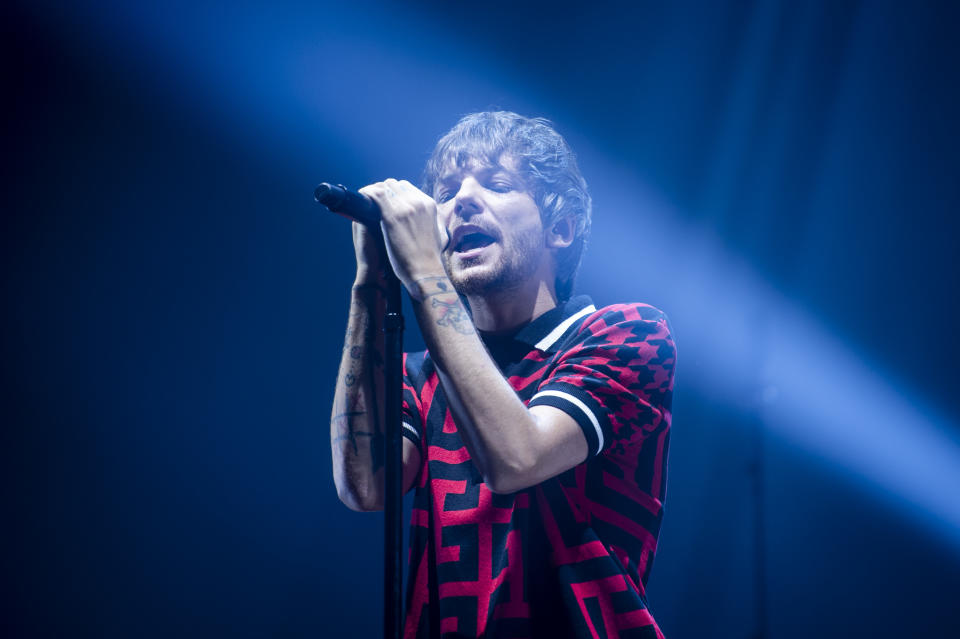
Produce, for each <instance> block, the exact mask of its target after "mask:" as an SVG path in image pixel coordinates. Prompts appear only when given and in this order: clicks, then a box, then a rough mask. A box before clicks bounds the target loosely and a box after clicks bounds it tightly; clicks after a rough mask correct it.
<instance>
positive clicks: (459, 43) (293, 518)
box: [0, 0, 960, 638]
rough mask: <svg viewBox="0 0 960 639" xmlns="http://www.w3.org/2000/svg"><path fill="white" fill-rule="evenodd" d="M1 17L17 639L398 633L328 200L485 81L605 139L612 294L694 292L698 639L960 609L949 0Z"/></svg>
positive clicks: (6, 439) (686, 622)
mask: <svg viewBox="0 0 960 639" xmlns="http://www.w3.org/2000/svg"><path fill="white" fill-rule="evenodd" d="M3 11H4V16H3V20H2V27H0V28H2V30H3V43H4V45H3V46H4V61H5V62H4V67H5V69H4V86H5V88H6V91H5V94H6V97H5V98H4V106H5V109H4V110H5V117H4V119H3V127H4V182H5V188H4V195H5V200H6V202H7V203H6V204H5V205H4V215H3V221H2V228H0V237H2V238H3V247H2V248H3V252H2V259H3V285H4V295H5V298H4V300H5V301H4V330H3V332H2V339H0V344H2V348H3V351H2V353H3V414H4V427H3V441H2V446H3V449H4V451H5V452H6V453H7V456H8V457H9V461H8V462H7V463H6V464H4V468H3V473H4V481H3V484H2V485H3V489H4V493H5V495H4V496H5V501H6V502H7V504H8V505H7V506H6V507H5V508H4V519H3V521H4V525H3V527H4V532H5V533H6V534H5V536H6V537H7V539H8V540H7V541H6V543H5V544H4V553H3V568H2V572H3V575H4V596H3V599H4V607H5V608H6V611H5V612H4V613H3V615H2V616H0V623H2V624H3V626H4V634H5V636H17V637H39V636H96V637H148V636H149V637H152V636H170V635H178V636H198V637H199V636H227V637H262V636H284V637H287V636H289V637H306V636H320V637H337V636H375V635H376V634H377V633H379V628H380V619H381V613H380V602H381V586H380V562H381V556H382V552H381V549H380V526H381V521H382V518H381V516H380V515H373V514H356V513H353V512H350V511H348V510H347V509H346V508H345V507H343V506H342V505H340V504H339V502H338V501H337V498H336V494H335V491H334V488H333V484H332V481H331V478H330V462H329V454H330V453H329V444H328V430H327V428H328V426H327V421H328V415H329V409H330V405H331V399H332V384H333V380H334V376H335V372H336V365H337V361H338V358H339V354H340V346H341V344H340V341H341V337H342V330H343V326H344V325H345V321H346V317H345V310H346V303H347V299H348V291H349V285H350V282H351V279H352V273H351V271H352V247H351V246H350V239H349V237H350V230H349V225H348V224H346V223H345V222H344V221H343V220H341V219H340V218H338V217H336V216H332V215H330V214H327V213H325V212H324V211H322V210H321V209H320V208H319V207H318V206H317V205H316V204H314V203H313V202H312V199H311V194H312V189H313V186H314V185H315V183H317V182H319V181H321V180H329V181H335V182H344V183H346V184H349V185H353V186H361V185H362V184H365V183H367V182H370V181H373V180H376V179H382V178H385V177H388V176H395V177H399V178H409V179H413V180H416V179H417V177H418V176H419V172H420V169H421V166H422V164H423V161H424V160H425V158H426V156H427V154H428V153H429V151H430V149H431V148H432V144H433V141H434V140H435V139H436V138H437V137H438V136H439V135H441V134H442V133H443V132H444V131H446V130H447V129H448V128H449V127H450V126H451V125H452V124H453V123H454V122H455V121H456V119H457V118H458V117H459V116H460V115H461V114H463V113H466V112H470V111H474V110H479V109H484V108H488V107H502V108H507V109H511V110H516V111H519V112H522V113H526V114H531V115H544V116H546V117H549V118H551V119H553V120H554V121H555V123H556V125H557V126H558V128H559V130H560V131H561V132H562V133H564V135H566V136H567V138H568V140H569V141H570V142H571V144H572V146H573V147H574V148H575V149H576V150H577V151H578V152H579V154H580V158H581V168H582V170H583V172H584V174H585V176H586V178H587V180H588V182H589V183H590V185H591V189H592V193H593V196H594V199H595V233H594V238H593V242H592V245H591V247H590V249H589V251H588V254H587V257H586V264H585V266H584V270H583V274H582V277H581V282H580V287H579V288H580V290H581V291H584V292H588V293H590V294H592V295H593V297H594V299H595V301H597V302H598V304H604V303H610V302H613V301H623V300H627V299H636V300H641V301H646V302H649V303H652V304H655V305H657V306H659V307H661V308H663V309H664V310H665V311H666V312H667V313H668V315H670V317H671V319H672V322H673V327H674V330H675V333H676V338H677V342H678V345H679V353H680V355H679V365H678V373H677V379H676V383H677V392H676V403H675V415H674V436H673V447H672V450H671V468H670V471H671V477H670V493H669V500H668V503H667V514H666V520H665V524H664V529H663V534H662V537H661V545H660V551H659V554H658V559H657V563H656V566H655V568H654V571H653V575H652V579H651V582H650V586H649V594H650V601H651V606H652V608H653V612H654V614H655V616H656V618H657V619H658V621H659V623H660V625H661V627H662V628H663V630H664V632H665V633H666V635H667V636H668V637H702V636H712V637H731V638H734V637H753V636H756V633H757V632H758V631H761V630H762V631H763V632H764V633H765V636H769V637H777V638H779V637H784V638H786V637H801V636H810V635H815V636H827V637H832V636H837V637H841V636H873V637H894V636H924V637H937V636H942V637H947V636H957V634H958V632H960V622H958V621H957V618H958V615H956V613H955V612H954V610H953V607H954V600H955V598H956V593H958V592H960V498H958V497H957V495H958V494H960V429H958V426H957V424H958V423H960V422H958V419H960V400H958V399H957V396H956V391H957V389H958V381H960V375H958V372H957V365H956V361H957V359H958V356H960V343H958V340H957V338H956V333H955V330H956V326H957V322H958V320H960V312H958V310H960V309H958V302H957V290H958V268H957V266H956V264H955V255H956V249H957V240H956V236H957V232H958V230H960V225H958V223H957V221H956V219H955V215H956V211H957V206H958V204H960V186H958V181H957V179H956V173H957V162H956V148H957V141H958V136H957V128H958V124H957V118H956V113H957V107H958V106H960V105H958V96H957V82H956V69H957V67H956V53H957V45H956V34H955V30H956V24H957V18H958V15H957V14H958V12H957V10H956V9H955V8H954V6H953V5H952V3H942V4H937V3H917V6H909V7H908V6H907V5H906V4H904V3H898V2H892V1H887V2H883V1H875V2H859V3H857V2H821V3H814V2H810V3H776V2H763V1H757V2H731V3H712V2H703V3H695V2H683V3H592V4H570V5H564V4H558V3H524V2H487V3H483V4H479V5H477V4H461V3H448V2H414V3H406V4H404V5H401V4H400V3H396V4H386V3H375V2H370V1H368V0H357V1H355V2H351V3H348V4H347V5H346V6H341V5H340V4H339V3H329V4H323V3H306V2H303V3H294V2H289V3H274V4H271V5H267V4H266V3H263V4H259V3H252V2H244V3H223V5H219V4H217V3H208V2H206V3H205V2H178V1H175V2H169V3H163V4H162V5H159V4H158V6H156V7H149V6H145V5H144V6H139V5H132V6H128V5H125V4H121V3H110V2H106V1H103V2H93V1H90V2H86V3H80V4H75V5H71V4H68V3H64V4H58V3H54V2H45V1H39V2H32V3H14V4H13V6H11V7H7V8H5V9H4V10H3ZM419 341H420V340H419V337H418V336H417V335H416V333H415V330H414V331H411V333H408V336H407V343H408V346H409V347H415V346H416V345H417V344H418V343H419ZM758 477H759V478H760V480H761V481H760V482H759V483H758V482H757V481H756V479H757V478H758ZM758 490H759V492H757V491H758ZM758 543H759V544H760V545H759V546H758Z"/></svg>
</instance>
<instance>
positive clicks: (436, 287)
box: [414, 275, 456, 300]
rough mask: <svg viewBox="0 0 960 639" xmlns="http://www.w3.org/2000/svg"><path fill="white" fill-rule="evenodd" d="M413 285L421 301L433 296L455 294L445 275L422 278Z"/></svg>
mask: <svg viewBox="0 0 960 639" xmlns="http://www.w3.org/2000/svg"><path fill="white" fill-rule="evenodd" d="M414 284H416V285H417V293H419V295H420V299H421V300H425V299H427V298H428V297H433V296H434V295H443V294H444V293H456V290H455V289H454V288H453V284H452V283H451V282H450V279H449V278H448V277H447V276H446V275H439V276H431V277H422V278H420V279H419V280H416V281H415V282H414Z"/></svg>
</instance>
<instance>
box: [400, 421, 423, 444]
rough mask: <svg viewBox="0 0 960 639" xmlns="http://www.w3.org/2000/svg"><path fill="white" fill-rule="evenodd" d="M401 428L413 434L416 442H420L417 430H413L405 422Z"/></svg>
mask: <svg viewBox="0 0 960 639" xmlns="http://www.w3.org/2000/svg"><path fill="white" fill-rule="evenodd" d="M403 427H404V428H406V429H407V430H408V431H410V432H411V433H413V435H414V437H416V438H417V441H420V433H418V432H417V429H416V428H414V427H413V426H411V425H410V424H408V423H407V422H403Z"/></svg>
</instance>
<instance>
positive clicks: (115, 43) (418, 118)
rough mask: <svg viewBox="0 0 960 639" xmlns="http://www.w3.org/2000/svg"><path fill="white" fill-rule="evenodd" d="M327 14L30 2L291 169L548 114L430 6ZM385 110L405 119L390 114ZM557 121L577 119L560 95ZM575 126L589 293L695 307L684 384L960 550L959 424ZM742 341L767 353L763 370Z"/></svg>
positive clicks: (392, 156) (318, 10)
mask: <svg viewBox="0 0 960 639" xmlns="http://www.w3.org/2000/svg"><path fill="white" fill-rule="evenodd" d="M328 9H329V7H327V6H324V5H322V4H320V5H313V4H309V3H304V4H302V5H282V4H280V5H273V4H271V5H267V4H266V3H264V4H263V5H258V4H256V3H254V4H242V5H236V4H232V5H219V4H215V3H209V4H204V3H196V2H190V3H187V2H170V3H160V4H153V5H144V4H135V3H108V2H100V3H97V2H88V3H86V4H82V5H67V6H64V5H54V4H52V3H45V2H38V3H34V4H33V5H31V9H30V10H32V11H35V12H36V14H37V15H38V16H41V17H42V19H44V20H46V21H47V22H48V23H50V24H52V25H55V28H57V29H58V30H59V32H60V33H62V34H63V35H64V36H65V37H70V38H73V39H75V40H76V41H77V42H81V43H83V42H85V43H88V44H91V43H92V44H95V45H96V46H101V47H103V48H104V49H105V50H108V51H113V52H115V53H117V54H119V55H122V56H124V58H125V59H126V60H127V63H128V64H142V65H143V66H144V67H145V68H149V69H151V70H152V71H153V72H154V74H155V77H150V78H145V79H144V83H145V84H148V83H150V82H152V81H154V80H155V81H156V83H157V84H156V91H157V92H158V93H159V94H161V95H163V96H164V97H165V99H168V100H171V101H174V102H175V101H177V100H180V101H183V102H185V103H186V104H187V105H188V106H191V107H194V108H195V110H196V112H197V116H198V117H202V118H205V119H207V120H208V121H209V122H210V123H211V124H212V125H215V126H220V127H223V128H224V129H225V130H227V131H229V132H230V133H231V134H232V135H234V136H236V137H237V138H238V139H240V140H244V141H245V143H246V144H248V145H251V146H255V147H256V148H259V149H260V150H261V151H262V152H263V153H264V164H265V165H268V164H269V165H271V166H272V167H273V168H274V170H275V171H276V172H277V174H278V175H279V174H282V173H284V172H285V171H293V172H294V173H296V172H299V171H302V170H303V167H304V166H309V165H310V164H311V163H313V162H314V160H315V157H316V154H317V148H318V145H320V144H323V145H325V148H324V150H325V152H327V153H340V154H352V155H354V156H355V157H356V158H357V159H358V160H359V161H360V162H361V164H365V165H367V166H370V167H373V166H376V167H377V169H378V170H380V169H381V167H382V166H385V165H394V164H398V163H399V164H403V163H407V164H406V165H405V166H410V167H417V169H415V170H418V169H419V165H420V164H421V163H422V159H423V157H425V154H426V152H427V151H428V150H429V147H430V141H429V140H426V141H425V140H424V138H423V133H424V131H431V132H434V133H440V132H442V129H443V128H444V127H445V126H448V125H449V124H450V123H451V121H452V119H453V118H452V116H453V115H455V114H459V113H462V112H464V111H467V110H471V109H476V108H483V107H487V106H490V105H493V104H499V105H503V106H508V107H510V108H513V109H516V110H521V111H527V112H537V111H539V112H543V106H544V103H543V102H542V101H538V99H537V96H535V95H532V94H531V93H530V91H529V89H528V88H526V87H524V84H523V82H522V79H521V78H515V77H514V76H513V75H512V72H511V70H510V69H509V68H507V66H506V65H505V64H493V63H491V62H490V60H489V58H488V57H486V56H484V55H483V53H484V52H482V51H473V50H471V49H470V47H469V44H470V43H469V42H467V41H465V40H464V39H462V38H459V37H456V38H454V37H450V36H446V35H445V34H444V33H443V32H442V31H441V30H440V29H439V27H438V26H437V25H432V24H431V23H430V22H429V20H427V19H425V18H424V16H423V15H419V14H415V13H411V12H407V11H402V12H401V11H398V10H393V9H390V8H389V6H386V5H382V4H380V3H370V2H363V1H358V2H353V3H350V4H349V5H343V4H337V6H336V11H330V10H328ZM321 27H322V28H323V29H325V30H323V31H321ZM466 69H469V73H467V72H466ZM348 85H349V91H347V86H348ZM385 101H389V103H390V107H389V108H384V107H383V103H384V102H385ZM388 112H390V113H395V114H397V117H396V118H395V119H393V120H388V119H385V118H384V117H383V114H384V113H388ZM554 117H555V118H556V119H558V120H561V121H562V107H557V108H556V112H555V115H554ZM438 123H442V124H438ZM565 132H566V131H565ZM568 133H569V137H570V138H571V139H572V141H573V146H574V147H575V148H577V149H578V150H579V152H580V156H581V165H582V166H584V167H589V169H588V174H587V178H588V180H589V181H590V183H591V186H592V191H593V193H594V194H595V196H596V210H597V211H598V215H597V221H596V226H595V233H594V241H593V244H594V245H596V246H602V247H603V251H602V253H600V252H599V251H598V252H597V253H596V254H592V255H591V254H588V256H587V262H586V269H585V272H584V274H583V276H582V278H581V282H582V284H583V288H585V289H587V290H590V291H594V292H597V293H598V297H601V298H602V297H603V296H605V295H613V288H616V294H617V296H618V297H623V296H624V295H625V294H626V295H631V296H635V297H636V298H637V299H646V300H650V301H652V302H654V303H656V304H658V305H659V306H661V307H663V308H664V309H666V310H667V311H668V312H669V313H670V314H671V315H672V316H673V317H674V318H695V319H693V320H688V319H684V320H683V321H682V322H675V327H676V326H677V325H681V324H682V326H683V330H682V331H680V332H679V333H678V340H679V346H680V351H681V356H683V355H688V357H687V358H685V359H683V360H682V362H681V369H680V374H681V375H682V378H683V380H684V383H688V384H692V385H694V386H695V387H696V389H697V391H698V392H699V393H701V394H702V395H703V396H704V397H707V398H710V399H713V400H718V401H727V402H730V403H732V404H733V405H734V406H735V407H736V408H738V409H741V410H743V409H747V410H754V409H756V407H755V406H753V404H752V402H755V401H763V405H762V406H763V407H762V409H760V410H761V411H762V414H763V416H764V423H765V424H766V425H767V427H768V428H769V429H770V431H771V432H773V433H776V434H777V435H778V436H780V437H782V438H784V439H786V440H788V441H791V442H794V443H795V444H796V445H797V446H798V447H801V448H803V449H804V450H806V451H807V452H808V453H809V454H810V455H811V456H812V457H814V458H816V459H819V460H821V461H822V462H823V463H824V464H828V465H830V466H831V467H834V468H836V469H838V470H841V471H842V472H843V473H844V475H845V476H846V477H847V478H848V479H849V480H850V481H852V482H855V483H857V484H858V485H861V486H862V487H864V488H865V489H867V490H868V491H869V492H870V493H871V494H874V495H877V496H880V497H882V498H883V499H885V500H886V501H887V502H888V503H889V504H891V505H892V506H894V507H896V508H899V509H902V511H903V512H906V513H909V514H911V515H913V516H916V518H917V520H918V521H922V522H923V523H924V524H926V525H927V526H928V527H929V528H930V529H931V530H933V531H935V532H937V533H938V534H940V535H943V536H944V537H945V538H946V539H947V540H948V541H949V542H950V543H951V544H952V545H953V547H955V548H956V549H957V550H958V552H960V500H957V499H956V495H957V494H960V443H958V441H957V439H956V436H955V435H953V433H956V432H957V430H956V425H955V424H952V423H950V422H949V420H947V419H946V418H944V417H943V416H942V415H939V414H938V413H937V412H936V410H934V409H932V408H930V407H926V406H924V405H923V403H922V400H919V399H917V397H918V396H919V393H918V392H917V389H914V388H911V387H910V386H909V385H908V384H905V383H902V380H898V379H896V378H895V377H893V376H890V375H884V374H882V373H881V372H879V371H878V370H877V369H875V368H874V367H872V366H871V365H870V364H869V363H868V362H867V361H865V360H864V359H863V358H861V357H860V356H858V355H857V354H856V353H855V352H852V351H851V349H850V348H849V347H848V346H847V345H846V344H844V343H843V342H842V341H841V340H839V339H837V338H835V337H833V336H832V335H831V332H830V330H829V329H827V328H826V327H824V326H822V325H819V324H818V323H817V322H816V321H814V320H813V318H812V317H811V316H810V315H809V314H808V313H807V312H805V311H804V309H803V308H801V307H799V306H798V305H797V304H796V303H794V302H792V301H791V300H789V299H787V298H786V297H785V296H783V295H782V294H781V293H780V292H779V291H777V290H776V289H775V288H774V287H772V286H771V285H770V284H769V283H767V282H766V281H764V279H763V278H762V277H761V276H759V275H758V274H757V273H756V272H755V270H754V268H753V267H752V265H750V264H749V263H748V262H747V261H745V260H744V259H742V258H740V257H738V256H736V255H734V254H732V253H730V252H729V251H727V250H726V249H725V248H724V247H723V246H722V242H721V240H720V238H718V237H715V236H712V235H711V234H710V231H709V229H704V228H697V227H695V226H693V225H690V224H684V223H682V222H681V221H680V220H681V219H682V218H683V216H680V215H677V213H676V211H674V210H673V207H672V206H671V205H670V204H669V203H668V202H666V201H664V199H663V198H662V197H660V196H659V195H658V194H657V193H656V192H655V191H653V190H652V189H650V188H649V186H648V185H646V184H644V183H643V182H642V180H640V179H639V178H638V177H637V176H636V175H634V174H631V173H630V172H627V171H624V170H623V169H622V167H620V166H618V165H617V164H616V163H615V162H611V161H610V160H609V158H608V157H607V156H606V154H605V153H604V152H603V151H602V150H601V149H596V148H592V147H591V146H590V145H589V144H588V141H587V140H586V139H584V138H583V137H581V136H579V135H577V132H576V131H572V132H568ZM357 149H363V150H362V151H358V150H357ZM401 158H402V159H401ZM311 188H312V184H307V185H305V187H304V192H305V193H307V194H309V192H310V189H311ZM305 197H306V196H305ZM638 251H641V252H643V253H644V256H645V260H644V270H643V272H642V273H637V274H636V279H630V280H625V279H618V280H615V281H611V280H610V278H609V275H608V272H607V270H606V268H605V270H604V273H603V274H601V273H600V272H599V271H597V270H595V269H596V268H597V267H600V266H603V267H609V266H610V265H611V264H612V263H614V262H615V261H616V258H615V257H613V256H616V255H626V256H631V257H633V256H636V254H637V253H638ZM629 266H630V267H631V268H633V267H634V265H633V264H632V263H631V264H630V265H629ZM628 272H629V271H628ZM758 327H762V328H758ZM745 352H746V353H756V354H758V356H760V357H761V359H760V361H761V362H763V364H762V369H761V372H760V374H759V375H758V372H757V366H756V364H757V360H753V361H750V360H749V359H747V358H744V357H743V353H745ZM690 355H693V357H692V358H691V357H689V356H690ZM758 398H760V399H758Z"/></svg>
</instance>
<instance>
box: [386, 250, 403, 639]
mask: <svg viewBox="0 0 960 639" xmlns="http://www.w3.org/2000/svg"><path fill="white" fill-rule="evenodd" d="M385 254H386V253H384V255H385ZM400 291H401V286H400V280H399V279H398V278H397V276H396V274H394V272H393V269H392V268H388V269H387V306H386V313H385V316H384V318H383V332H384V342H385V349H386V353H385V354H384V384H385V393H386V398H385V402H386V415H385V427H386V441H385V443H384V447H385V449H386V450H385V451H384V454H385V465H386V470H385V472H386V476H385V477H384V520H383V557H384V566H383V636H384V638H385V639H400V634H401V630H402V620H403V610H402V608H403V587H402V583H403V564H402V563H400V560H401V555H402V548H403V531H402V528H401V526H402V523H401V518H402V516H403V437H402V429H403V426H402V424H401V420H402V414H401V411H402V402H403V311H402V300H401V293H400Z"/></svg>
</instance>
